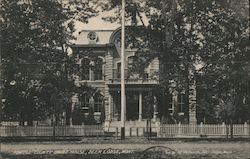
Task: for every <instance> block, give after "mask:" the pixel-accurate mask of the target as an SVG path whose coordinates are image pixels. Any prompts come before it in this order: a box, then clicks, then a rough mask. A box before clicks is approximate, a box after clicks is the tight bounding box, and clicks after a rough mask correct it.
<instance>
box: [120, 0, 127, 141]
mask: <svg viewBox="0 0 250 159" xmlns="http://www.w3.org/2000/svg"><path fill="white" fill-rule="evenodd" d="M121 14H122V15H121V16H122V26H121V139H125V120H126V119H125V116H126V96H125V81H124V76H125V72H124V69H125V63H124V62H125V61H124V59H125V58H124V54H125V0H122V13H121Z"/></svg>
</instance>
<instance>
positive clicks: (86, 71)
mask: <svg viewBox="0 0 250 159" xmlns="http://www.w3.org/2000/svg"><path fill="white" fill-rule="evenodd" d="M81 75H82V80H89V79H90V60H89V59H87V58H84V59H83V60H82V72H81Z"/></svg>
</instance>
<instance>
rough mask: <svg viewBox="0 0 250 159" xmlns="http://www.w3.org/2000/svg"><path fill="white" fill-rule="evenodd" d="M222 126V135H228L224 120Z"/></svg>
mask: <svg viewBox="0 0 250 159" xmlns="http://www.w3.org/2000/svg"><path fill="white" fill-rule="evenodd" d="M221 127H222V135H227V134H226V133H227V130H226V125H225V123H224V122H223V123H222V125H221Z"/></svg>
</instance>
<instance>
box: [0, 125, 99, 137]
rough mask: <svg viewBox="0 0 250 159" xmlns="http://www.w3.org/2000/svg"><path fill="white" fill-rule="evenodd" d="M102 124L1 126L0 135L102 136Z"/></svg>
mask: <svg viewBox="0 0 250 159" xmlns="http://www.w3.org/2000/svg"><path fill="white" fill-rule="evenodd" d="M103 134H104V131H103V127H102V125H79V126H55V127H53V126H0V137H26V136H27V137H32V136H34V137H35V136H44V137H49V136H101V135H103Z"/></svg>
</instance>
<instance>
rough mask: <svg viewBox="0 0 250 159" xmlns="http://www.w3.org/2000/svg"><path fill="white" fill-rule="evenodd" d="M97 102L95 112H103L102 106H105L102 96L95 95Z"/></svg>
mask: <svg viewBox="0 0 250 159" xmlns="http://www.w3.org/2000/svg"><path fill="white" fill-rule="evenodd" d="M94 100H95V108H94V111H95V112H101V108H102V104H103V97H102V96H101V95H95V96H94Z"/></svg>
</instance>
